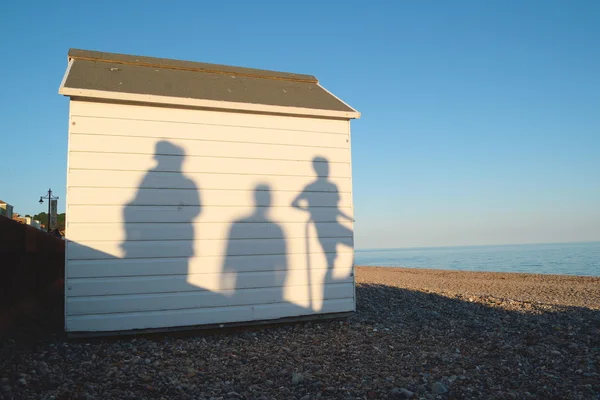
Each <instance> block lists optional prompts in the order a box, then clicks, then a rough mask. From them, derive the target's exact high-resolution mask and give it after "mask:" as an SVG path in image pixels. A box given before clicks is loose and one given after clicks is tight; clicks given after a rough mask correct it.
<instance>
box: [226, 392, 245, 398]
mask: <svg viewBox="0 0 600 400" xmlns="http://www.w3.org/2000/svg"><path fill="white" fill-rule="evenodd" d="M227 398H228V399H241V398H242V396H241V395H240V394H239V393H238V392H229V393H227Z"/></svg>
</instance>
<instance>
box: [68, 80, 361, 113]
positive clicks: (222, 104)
mask: <svg viewBox="0 0 600 400" xmlns="http://www.w3.org/2000/svg"><path fill="white" fill-rule="evenodd" d="M58 93H59V94H62V95H64V96H69V97H82V98H93V99H104V100H113V101H114V100H117V101H124V102H138V103H149V104H163V105H177V106H186V107H197V108H209V109H220V110H235V111H246V112H258V113H265V114H279V115H296V116H306V117H325V118H339V119H348V120H350V119H358V118H360V113H359V112H358V111H336V110H321V109H316V108H303V107H286V106H274V105H266V104H256V103H237V102H230V101H217V100H205V99H192V98H183V97H171V96H159V95H151V94H137V93H117V92H107V91H103V90H93V89H77V88H70V87H65V86H61V87H60V89H59V91H58Z"/></svg>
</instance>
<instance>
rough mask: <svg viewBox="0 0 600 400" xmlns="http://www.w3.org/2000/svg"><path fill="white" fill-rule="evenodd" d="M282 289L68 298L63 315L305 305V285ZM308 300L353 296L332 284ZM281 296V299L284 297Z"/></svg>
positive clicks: (346, 285) (349, 290)
mask: <svg viewBox="0 0 600 400" xmlns="http://www.w3.org/2000/svg"><path fill="white" fill-rule="evenodd" d="M282 289H283V288H260V289H242V290H238V291H224V292H223V293H214V292H210V291H201V292H183V293H162V294H141V295H120V296H91V297H73V298H68V299H67V302H66V308H67V315H69V316H73V315H83V314H107V313H124V312H138V311H163V310H176V309H190V308H208V307H229V306H243V305H249V304H252V305H258V304H272V303H282V302H284V301H285V302H289V303H294V304H306V303H308V302H309V297H310V290H309V287H308V286H294V287H292V289H293V290H292V291H289V293H286V294H285V295H284V293H283V290H282ZM317 296H318V297H317V298H316V299H311V300H312V301H316V300H319V301H323V300H330V299H344V298H345V299H348V298H350V299H351V298H353V296H354V285H353V284H352V283H336V284H331V285H327V287H326V288H325V290H324V291H323V292H320V293H319V294H318V295H317ZM284 297H285V298H284Z"/></svg>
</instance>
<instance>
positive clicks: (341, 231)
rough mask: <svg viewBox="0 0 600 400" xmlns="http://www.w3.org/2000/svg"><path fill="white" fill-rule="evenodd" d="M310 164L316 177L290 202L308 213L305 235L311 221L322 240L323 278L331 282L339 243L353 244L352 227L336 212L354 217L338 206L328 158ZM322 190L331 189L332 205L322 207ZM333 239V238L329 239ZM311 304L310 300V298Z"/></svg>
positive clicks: (308, 265)
mask: <svg viewBox="0 0 600 400" xmlns="http://www.w3.org/2000/svg"><path fill="white" fill-rule="evenodd" d="M313 168H314V170H315V173H316V175H317V179H316V180H315V181H314V182H312V183H309V184H308V185H306V187H304V189H303V190H302V192H301V193H300V194H299V195H298V196H297V197H296V198H295V199H294V201H293V202H292V207H294V208H297V209H299V210H302V211H306V212H307V213H308V221H307V224H306V237H308V236H309V226H310V225H311V224H312V225H313V226H314V227H315V230H316V232H317V237H318V239H319V242H320V244H321V249H322V250H323V253H324V254H325V257H326V258H327V272H326V274H325V279H324V282H325V283H327V282H334V279H333V269H334V266H335V260H336V258H337V256H338V250H337V247H338V244H342V245H345V246H349V247H352V237H353V236H352V231H351V230H350V229H348V228H346V227H345V226H344V225H342V224H340V223H339V221H338V216H340V217H342V218H344V219H346V220H348V221H354V220H353V218H352V217H351V216H349V215H348V214H346V213H345V212H344V211H342V210H341V209H340V208H339V201H340V192H339V190H338V187H337V186H336V185H335V184H334V183H333V182H331V180H329V162H328V161H327V159H326V158H324V157H315V158H314V159H313ZM322 192H327V193H332V194H333V196H334V206H333V207H323V206H322V205H321V204H320V203H321V199H320V197H319V194H320V193H322ZM323 217H325V220H326V221H328V224H326V225H325V224H320V223H318V222H317V221H318V220H319V219H320V218H323ZM332 239H335V240H332ZM311 251H314V250H312V249H310V245H309V241H308V240H307V241H306V253H307V254H310V253H311ZM307 270H308V271H311V266H310V258H309V257H307ZM327 287H328V286H327V285H326V284H324V285H323V298H326V295H327V293H326V292H327ZM311 305H312V301H311Z"/></svg>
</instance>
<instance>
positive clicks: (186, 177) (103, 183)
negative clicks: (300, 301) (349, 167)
mask: <svg viewBox="0 0 600 400" xmlns="http://www.w3.org/2000/svg"><path fill="white" fill-rule="evenodd" d="M313 182H315V180H314V179H309V178H305V177H298V176H276V175H274V176H262V175H230V174H211V173H187V174H181V173H176V172H154V171H152V172H148V173H143V172H140V171H96V170H70V171H69V188H72V187H92V188H100V187H106V188H140V189H188V190H197V191H198V192H199V193H200V195H201V194H202V191H203V190H211V189H212V190H226V189H230V190H250V191H252V190H254V189H255V188H256V187H257V185H267V186H268V187H269V188H270V189H271V191H287V190H290V191H296V192H297V193H300V192H301V191H302V190H304V188H305V187H306V186H307V185H308V184H311V183H313ZM327 182H331V183H332V184H333V185H330V184H328V183H327ZM351 189H352V183H351V179H350V178H331V179H329V180H319V181H317V184H316V185H313V186H312V190H315V191H322V192H325V191H329V192H331V191H335V190H337V191H338V192H340V193H343V192H348V193H349V192H351ZM70 200H71V199H70V198H69V203H70Z"/></svg>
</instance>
